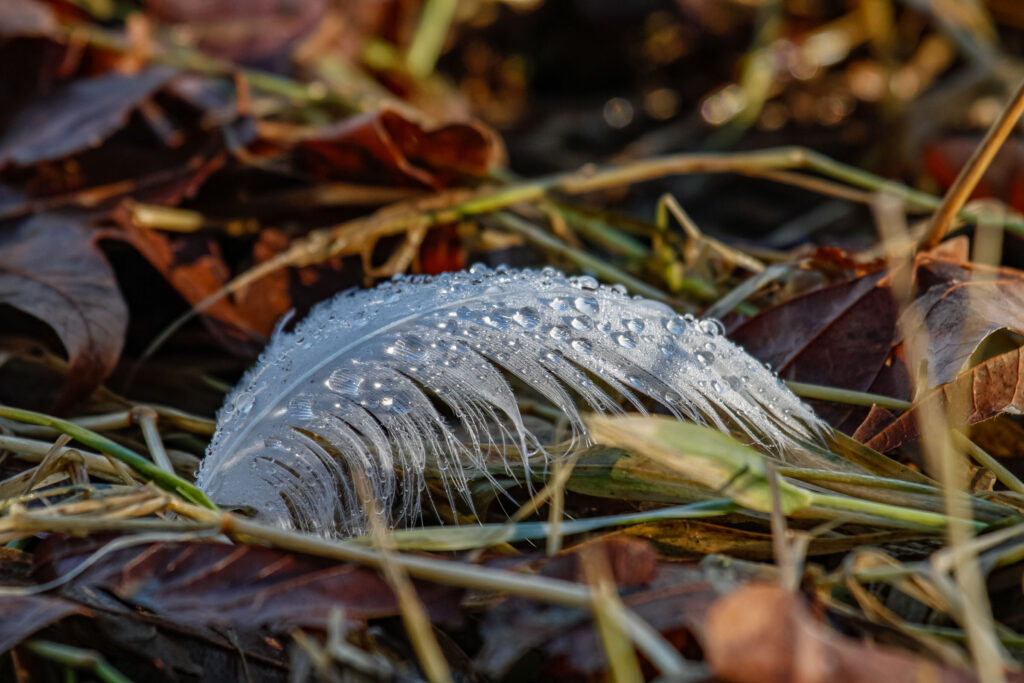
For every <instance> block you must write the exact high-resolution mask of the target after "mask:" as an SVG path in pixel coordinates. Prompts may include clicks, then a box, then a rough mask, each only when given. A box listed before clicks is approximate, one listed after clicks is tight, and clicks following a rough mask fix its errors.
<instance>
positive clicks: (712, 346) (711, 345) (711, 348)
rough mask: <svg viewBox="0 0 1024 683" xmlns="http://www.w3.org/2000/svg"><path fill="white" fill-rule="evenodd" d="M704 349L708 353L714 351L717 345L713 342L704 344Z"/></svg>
mask: <svg viewBox="0 0 1024 683" xmlns="http://www.w3.org/2000/svg"><path fill="white" fill-rule="evenodd" d="M704 348H705V349H707V350H708V351H714V350H715V345H714V343H713V342H704Z"/></svg>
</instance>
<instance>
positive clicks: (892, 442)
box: [861, 349, 1024, 452]
mask: <svg viewBox="0 0 1024 683" xmlns="http://www.w3.org/2000/svg"><path fill="white" fill-rule="evenodd" d="M1022 353H1024V350H1022V349H1015V350H1013V351H1010V352H1008V353H1004V354H1002V355H999V356H996V357H995V358H992V359H990V360H988V361H986V362H984V363H982V364H981V365H978V366H976V367H974V368H971V369H970V370H968V371H966V372H964V373H962V374H961V375H960V376H959V377H957V378H956V379H955V380H953V381H952V382H950V383H949V384H944V385H942V386H941V387H938V388H937V389H935V390H934V391H932V392H931V393H930V394H928V396H926V397H925V398H924V400H925V401H932V402H936V401H937V402H938V406H939V408H940V409H942V410H945V414H946V417H947V419H948V420H949V421H950V423H951V426H953V427H958V426H964V425H972V424H976V423H978V422H982V421H984V420H987V419H989V418H991V417H995V416H996V415H1001V414H1003V413H1009V414H1012V415H1020V414H1022V413H1024V357H1022ZM918 414H919V408H917V407H914V408H911V409H910V410H908V411H906V412H905V413H903V414H902V415H900V416H899V417H898V418H897V419H895V420H893V421H892V422H891V423H889V424H888V425H887V426H885V427H884V428H883V429H881V430H880V431H878V432H877V433H876V434H874V435H873V436H871V438H870V439H868V440H867V441H866V445H867V446H869V447H871V448H874V449H875V450H876V451H881V452H885V451H891V450H892V449H894V448H896V447H897V446H899V445H900V444H903V443H905V442H907V441H912V440H913V439H916V438H917V437H918V436H919V434H920V431H919V429H918V424H917V419H918ZM861 436H862V437H864V436H867V434H862V435H861Z"/></svg>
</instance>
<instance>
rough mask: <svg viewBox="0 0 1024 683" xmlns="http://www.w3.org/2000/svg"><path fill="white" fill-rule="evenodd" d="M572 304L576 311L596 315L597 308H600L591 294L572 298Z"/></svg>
mask: <svg viewBox="0 0 1024 683" xmlns="http://www.w3.org/2000/svg"><path fill="white" fill-rule="evenodd" d="M572 304H573V306H575V307H576V310H577V311H579V312H580V313H585V314H587V315H597V312H598V310H600V306H599V305H598V303H597V299H595V298H594V297H592V296H578V297H576V298H575V299H573V302H572Z"/></svg>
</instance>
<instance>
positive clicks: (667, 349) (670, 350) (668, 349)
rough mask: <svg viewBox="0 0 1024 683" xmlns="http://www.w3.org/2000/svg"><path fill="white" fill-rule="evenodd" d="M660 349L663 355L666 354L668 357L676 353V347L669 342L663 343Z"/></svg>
mask: <svg viewBox="0 0 1024 683" xmlns="http://www.w3.org/2000/svg"><path fill="white" fill-rule="evenodd" d="M658 350H659V351H661V355H663V356H665V357H666V358H667V357H671V356H673V355H675V352H676V349H675V347H674V346H671V345H669V344H662V345H661V346H659V347H658Z"/></svg>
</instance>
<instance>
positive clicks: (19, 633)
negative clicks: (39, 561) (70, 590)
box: [0, 595, 89, 652]
mask: <svg viewBox="0 0 1024 683" xmlns="http://www.w3.org/2000/svg"><path fill="white" fill-rule="evenodd" d="M88 613H89V612H88V610H86V609H85V608H83V607H81V606H79V605H76V604H74V603H73V602H69V601H67V600H62V599H60V598H50V597H46V596H43V595H4V596H0V614H3V615H4V618H3V619H0V652H7V651H8V650H10V649H11V648H12V647H14V646H15V645H17V644H18V643H20V642H21V641H23V640H25V639H26V638H28V637H29V636H31V635H32V634H33V633H35V632H36V631H38V630H40V629H42V628H45V627H47V626H49V625H50V624H52V623H54V622H57V621H60V620H61V619H63V618H64V617H66V616H70V615H72V614H88Z"/></svg>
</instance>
